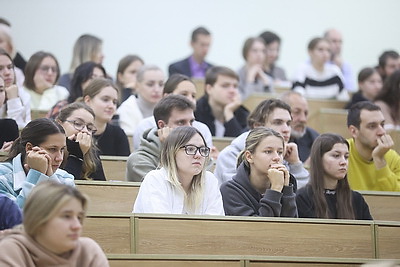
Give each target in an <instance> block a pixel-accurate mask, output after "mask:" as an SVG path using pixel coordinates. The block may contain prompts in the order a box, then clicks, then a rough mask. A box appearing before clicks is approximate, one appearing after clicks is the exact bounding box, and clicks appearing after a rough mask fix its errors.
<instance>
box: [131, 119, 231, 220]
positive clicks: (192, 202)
mask: <svg viewBox="0 0 400 267" xmlns="http://www.w3.org/2000/svg"><path fill="white" fill-rule="evenodd" d="M209 154H210V148H209V147H207V146H206V143H205V141H204V138H203V136H202V135H201V133H200V132H199V131H198V130H197V129H196V128H194V127H191V126H182V127H178V128H176V129H174V130H173V131H172V132H171V133H170V134H169V135H168V137H167V138H166V140H165V141H164V144H163V147H162V150H161V163H160V165H161V169H157V170H153V171H150V172H149V173H148V174H147V175H146V176H145V178H144V180H143V182H142V184H141V186H140V190H139V194H138V196H137V198H136V201H135V205H134V208H133V212H134V213H165V214H192V215H202V214H207V215H224V209H223V205H222V199H221V194H220V192H219V189H218V181H217V179H216V178H215V176H214V175H213V174H212V173H210V172H207V171H206V170H205V167H206V163H207V160H208V156H209Z"/></svg>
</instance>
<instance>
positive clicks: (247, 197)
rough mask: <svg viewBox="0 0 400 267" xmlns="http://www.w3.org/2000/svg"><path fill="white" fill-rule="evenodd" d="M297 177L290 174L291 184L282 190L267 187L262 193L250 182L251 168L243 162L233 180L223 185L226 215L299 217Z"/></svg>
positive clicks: (222, 192) (222, 191)
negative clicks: (296, 192)
mask: <svg viewBox="0 0 400 267" xmlns="http://www.w3.org/2000/svg"><path fill="white" fill-rule="evenodd" d="M296 189H297V184H296V179H295V178H294V176H293V175H290V184H289V186H284V187H283V189H282V192H277V191H275V190H271V189H267V190H266V191H265V194H264V195H262V194H260V193H259V192H257V191H256V189H254V188H253V187H252V185H251V184H250V179H249V170H248V168H247V167H245V165H244V163H241V164H240V165H239V167H238V168H237V173H236V175H235V176H233V178H232V180H230V181H227V182H225V183H223V184H222V185H221V188H220V190H221V194H222V201H223V203H224V209H225V215H235V216H262V217H297V208H296V194H295V193H294V192H295V191H296Z"/></svg>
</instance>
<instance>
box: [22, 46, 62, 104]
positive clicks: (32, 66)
mask: <svg viewBox="0 0 400 267" xmlns="http://www.w3.org/2000/svg"><path fill="white" fill-rule="evenodd" d="M59 76H60V67H59V65H58V62H57V59H56V58H55V57H54V55H52V54H50V53H48V52H43V51H39V52H36V53H35V54H33V55H32V56H31V58H30V59H29V61H28V63H27V64H26V67H25V81H24V88H25V91H26V92H28V93H29V95H30V96H31V109H32V110H50V109H51V108H52V107H53V106H54V104H56V103H57V102H58V101H60V100H64V99H67V98H68V95H69V92H68V90H67V89H66V88H65V87H62V86H58V85H55V84H56V82H57V80H58V78H59Z"/></svg>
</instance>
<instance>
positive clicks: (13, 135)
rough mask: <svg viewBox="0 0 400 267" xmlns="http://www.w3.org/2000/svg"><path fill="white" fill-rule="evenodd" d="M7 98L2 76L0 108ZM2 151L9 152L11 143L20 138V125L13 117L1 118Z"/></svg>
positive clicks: (0, 147) (0, 82)
mask: <svg viewBox="0 0 400 267" xmlns="http://www.w3.org/2000/svg"><path fill="white" fill-rule="evenodd" d="M5 98H6V92H5V88H4V80H3V78H1V77H0V108H1V107H2V106H3V103H4V100H5ZM0 129H1V130H0V151H1V152H7V151H9V150H10V149H11V145H12V143H13V141H14V140H15V139H17V138H18V135H19V132H18V125H17V123H16V122H15V120H13V119H0Z"/></svg>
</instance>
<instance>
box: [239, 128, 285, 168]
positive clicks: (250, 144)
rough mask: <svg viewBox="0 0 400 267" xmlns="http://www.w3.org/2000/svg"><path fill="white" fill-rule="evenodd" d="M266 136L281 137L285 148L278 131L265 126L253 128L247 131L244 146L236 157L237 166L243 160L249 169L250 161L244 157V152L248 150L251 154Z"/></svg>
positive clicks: (283, 144)
mask: <svg viewBox="0 0 400 267" xmlns="http://www.w3.org/2000/svg"><path fill="white" fill-rule="evenodd" d="M268 136H275V137H278V138H279V139H281V141H282V146H283V149H285V140H284V139H283V137H282V135H281V134H280V133H278V132H277V131H275V130H272V129H271V128H266V127H257V128H254V129H252V130H251V131H250V132H249V135H248V136H247V138H246V143H245V148H244V149H243V151H241V152H240V154H239V156H238V158H237V167H239V165H240V164H241V163H242V162H243V163H244V165H245V166H246V167H247V168H248V169H250V163H249V162H248V161H247V159H246V157H245V152H246V151H249V152H250V153H251V154H254V153H255V151H256V149H257V147H258V145H259V144H260V143H261V142H262V141H263V140H264V139H265V138H267V137H268Z"/></svg>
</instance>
